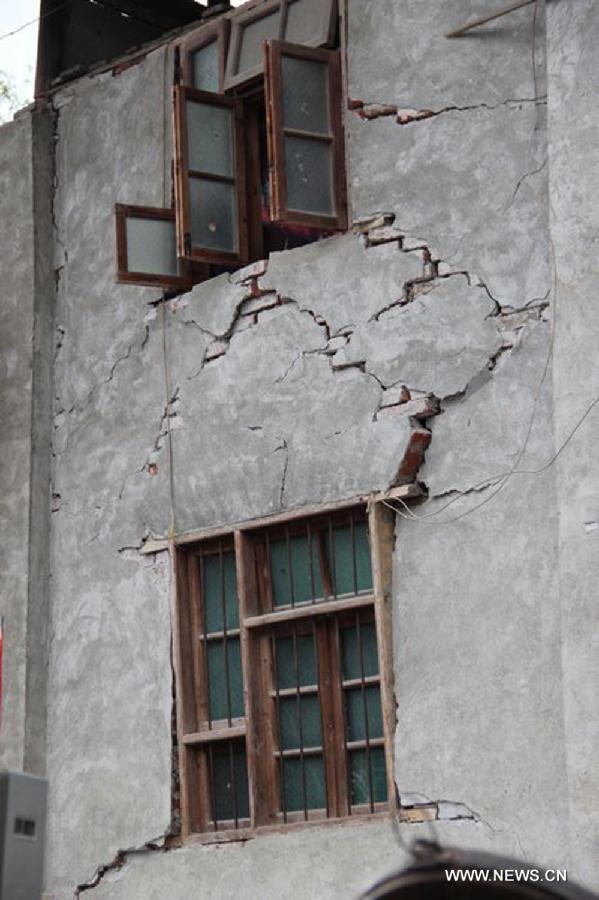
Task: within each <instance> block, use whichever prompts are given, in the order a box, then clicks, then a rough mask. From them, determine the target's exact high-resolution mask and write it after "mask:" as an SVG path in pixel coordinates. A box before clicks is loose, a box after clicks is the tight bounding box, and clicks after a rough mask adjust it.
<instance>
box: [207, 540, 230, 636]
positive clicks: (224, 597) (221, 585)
mask: <svg viewBox="0 0 599 900" xmlns="http://www.w3.org/2000/svg"><path fill="white" fill-rule="evenodd" d="M202 569H203V573H204V583H203V589H202V601H203V607H204V621H205V623H206V631H207V633H208V634H210V633H212V632H214V631H222V630H223V606H224V607H225V610H226V616H227V623H226V624H227V628H228V629H231V628H238V627H239V605H238V602H237V579H236V574H235V554H234V553H229V552H227V553H223V555H222V561H221V557H220V555H219V554H218V553H213V554H210V555H206V556H204V559H203V562H202Z"/></svg>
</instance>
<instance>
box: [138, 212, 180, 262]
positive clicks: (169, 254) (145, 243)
mask: <svg viewBox="0 0 599 900" xmlns="http://www.w3.org/2000/svg"><path fill="white" fill-rule="evenodd" d="M125 223H126V225H125V227H126V233H127V270H128V271H129V272H145V273H148V274H150V275H178V273H179V266H178V262H177V248H176V243H175V223H174V222H173V221H171V220H170V219H144V218H139V217H137V216H128V217H127V219H126V220H125Z"/></svg>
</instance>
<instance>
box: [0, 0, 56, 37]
mask: <svg viewBox="0 0 599 900" xmlns="http://www.w3.org/2000/svg"><path fill="white" fill-rule="evenodd" d="M69 3H70V0H67V2H66V3H61V5H60V6H57V7H56V9H51V10H49V11H48V12H47V13H44V15H43V16H38V17H37V18H36V19H31V20H30V21H29V22H25V23H24V24H23V25H19V27H18V28H15V29H14V30H13V31H7V32H6V34H0V41H3V40H4V39H5V38H9V37H12V36H13V34H18V33H19V32H20V31H23V29H24V28H29V26H30V25H35V23H36V22H41V21H42V19H47V18H48V16H53V15H54V13H57V12H60V11H61V10H62V9H65V7H67V6H69Z"/></svg>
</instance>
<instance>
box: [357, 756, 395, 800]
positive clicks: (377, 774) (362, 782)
mask: <svg viewBox="0 0 599 900" xmlns="http://www.w3.org/2000/svg"><path fill="white" fill-rule="evenodd" d="M371 776H372V777H371ZM349 777H350V787H351V791H350V793H351V802H352V806H354V805H357V804H359V803H370V784H371V781H372V802H373V803H383V802H384V801H385V800H386V799H387V775H386V772H385V753H384V751H383V748H382V747H371V748H370V769H369V765H368V751H367V750H352V751H351V752H350V754H349Z"/></svg>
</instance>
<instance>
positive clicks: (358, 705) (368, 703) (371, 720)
mask: <svg viewBox="0 0 599 900" xmlns="http://www.w3.org/2000/svg"><path fill="white" fill-rule="evenodd" d="M366 713H368V735H367V734H366ZM345 721H346V725H347V740H348V741H364V740H366V737H367V736H368V738H369V739H372V738H378V737H382V736H383V716H382V712H381V694H380V689H379V686H378V684H373V685H369V686H368V687H366V688H364V693H363V694H362V688H349V689H348V690H346V691H345Z"/></svg>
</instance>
